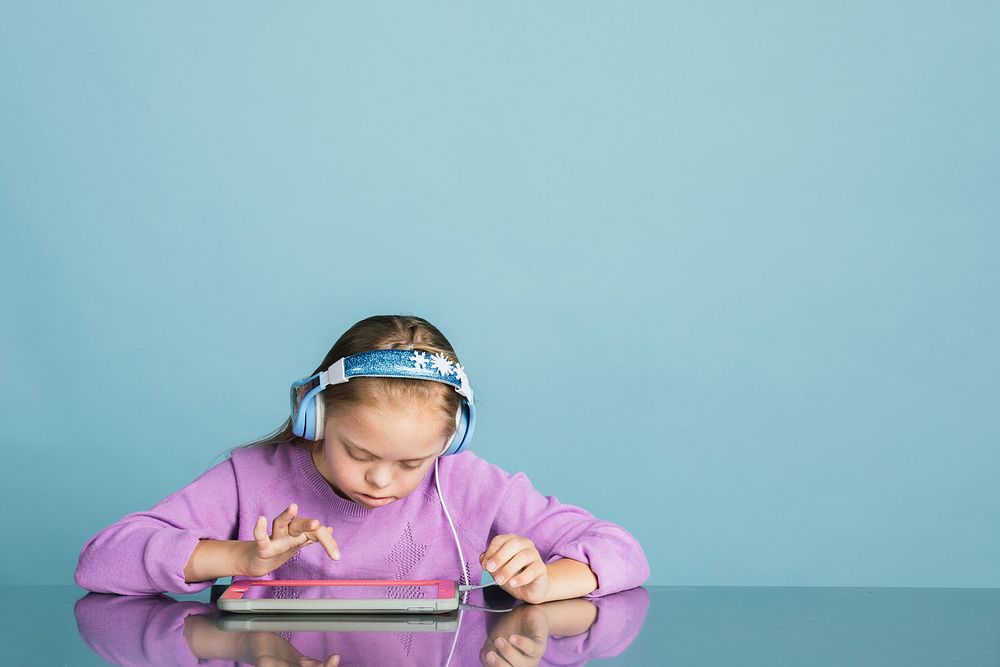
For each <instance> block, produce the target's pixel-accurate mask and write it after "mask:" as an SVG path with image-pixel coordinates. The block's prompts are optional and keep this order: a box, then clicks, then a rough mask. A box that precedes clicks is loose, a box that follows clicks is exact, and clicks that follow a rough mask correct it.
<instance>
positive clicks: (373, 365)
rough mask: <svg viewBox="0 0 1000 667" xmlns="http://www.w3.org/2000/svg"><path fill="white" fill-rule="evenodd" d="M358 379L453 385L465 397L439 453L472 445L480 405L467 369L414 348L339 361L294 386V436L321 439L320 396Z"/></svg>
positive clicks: (455, 450) (323, 418)
mask: <svg viewBox="0 0 1000 667" xmlns="http://www.w3.org/2000/svg"><path fill="white" fill-rule="evenodd" d="M354 377H394V378H413V379H417V380H433V381H435V382H442V383H444V384H447V385H451V386H452V387H454V388H455V391H457V392H458V393H459V394H461V396H462V401H461V404H460V405H459V406H458V411H457V412H456V413H455V433H454V434H453V435H452V436H451V438H449V439H448V442H446V443H445V445H444V448H443V449H442V450H441V454H440V455H441V456H450V455H451V454H458V453H459V452H461V451H463V450H464V449H465V448H466V447H468V445H469V441H470V440H471V439H472V432H473V430H475V427H476V406H475V403H474V401H473V394H472V386H471V385H470V384H469V378H468V377H467V376H466V375H465V369H464V368H463V367H462V365H461V364H457V363H454V362H452V361H451V360H450V359H449V358H448V357H446V356H444V355H443V354H439V353H436V352H435V353H430V354H429V353H427V352H423V351H421V350H416V349H398V348H397V349H392V350H369V351H367V352H359V353H358V354H352V355H350V356H347V357H343V358H341V359H338V360H337V361H335V362H333V363H332V364H331V365H330V367H329V368H327V369H326V370H325V371H320V372H319V373H316V374H315V375H311V376H309V377H307V378H303V379H301V380H296V381H295V382H293V383H292V387H291V389H290V392H289V393H290V396H291V404H292V405H291V412H292V433H294V434H295V435H297V436H299V437H300V438H305V439H307V440H322V439H323V426H324V423H325V414H324V413H325V410H324V406H323V400H322V398H321V397H320V395H319V394H320V392H321V391H323V390H324V389H326V388H327V387H329V386H331V385H335V384H341V383H343V382H348V381H349V380H350V379H351V378H354Z"/></svg>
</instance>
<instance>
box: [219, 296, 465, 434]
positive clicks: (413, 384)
mask: <svg viewBox="0 0 1000 667" xmlns="http://www.w3.org/2000/svg"><path fill="white" fill-rule="evenodd" d="M395 349H415V350H422V351H424V352H429V353H436V354H441V355H444V356H446V357H448V358H449V359H451V361H452V363H459V360H458V355H456V354H455V350H454V348H452V346H451V343H449V342H448V339H447V338H445V337H444V334H442V333H441V332H440V331H439V330H438V328H437V327H435V326H434V325H433V324H431V323H430V322H428V321H427V320H425V319H424V318H422V317H416V316H415V315H373V316H371V317H366V318H365V319H363V320H361V321H360V322H357V323H356V324H354V325H353V326H351V328H350V329H348V330H347V331H345V332H344V333H343V334H342V335H341V336H340V338H338V339H337V342H336V343H334V344H333V347H331V348H330V351H329V352H327V353H326V356H325V357H323V361H322V362H320V364H319V366H317V367H316V369H315V370H313V372H312V373H309V375H310V376H311V375H315V374H316V373H319V372H320V371H323V370H326V369H327V368H329V366H330V364H332V363H334V362H335V361H337V360H338V359H340V358H342V357H348V356H350V355H352V354H358V353H359V352H366V351H368V350H395ZM306 377H308V376H306ZM289 384H291V381H289ZM318 398H319V400H322V401H323V406H324V408H325V411H326V414H327V415H331V414H334V413H335V412H336V411H337V410H338V409H343V408H347V407H350V406H353V405H380V404H382V405H384V404H386V403H391V404H398V403H400V402H407V403H416V404H418V405H430V406H433V409H436V411H437V414H439V415H440V417H441V423H442V431H443V432H445V433H447V434H449V435H450V433H451V432H453V431H454V430H455V413H456V412H457V411H458V407H459V404H460V402H461V400H462V397H461V396H460V395H459V394H458V392H456V391H455V389H454V387H451V386H449V385H447V384H444V383H441V382H431V381H427V380H420V379H416V378H386V377H356V378H353V379H352V380H351V381H350V382H344V383H341V384H335V385H332V386H330V387H327V388H326V389H324V390H323V391H322V392H320V394H319V397H318ZM448 429H450V430H448ZM286 442H287V443H292V444H295V445H299V446H305V447H308V448H312V447H315V446H317V445H319V444H320V443H319V442H318V441H313V440H307V439H306V438H301V437H299V436H297V435H295V434H294V433H292V418H291V415H289V417H288V419H286V420H285V423H284V424H282V425H281V426H280V427H278V429H277V430H276V431H274V432H273V433H271V434H270V435H268V436H265V437H263V438H261V439H260V440H255V441H253V442H250V443H248V444H245V445H240V446H239V447H235V448H234V449H239V448H240V447H263V446H265V445H274V444H278V443H286ZM230 451H231V450H230Z"/></svg>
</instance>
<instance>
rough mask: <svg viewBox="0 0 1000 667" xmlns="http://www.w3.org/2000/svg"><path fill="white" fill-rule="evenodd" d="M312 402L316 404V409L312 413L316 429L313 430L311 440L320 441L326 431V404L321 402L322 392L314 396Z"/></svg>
mask: <svg viewBox="0 0 1000 667" xmlns="http://www.w3.org/2000/svg"><path fill="white" fill-rule="evenodd" d="M313 402H314V403H315V404H316V409H315V410H314V411H313V412H314V413H315V416H316V428H315V429H313V430H314V434H313V438H312V439H313V440H322V439H323V434H324V432H325V430H326V403H324V402H323V392H320V393H318V394H316V396H315V398H313Z"/></svg>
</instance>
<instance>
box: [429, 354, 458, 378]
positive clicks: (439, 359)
mask: <svg viewBox="0 0 1000 667" xmlns="http://www.w3.org/2000/svg"><path fill="white" fill-rule="evenodd" d="M431 365H432V366H434V370H436V371H437V372H438V373H440V374H441V375H445V376H447V375H451V374H452V373H454V372H455V367H454V366H452V365H451V360H450V359H448V357H446V356H444V355H443V354H435V355H433V356H432V357H431Z"/></svg>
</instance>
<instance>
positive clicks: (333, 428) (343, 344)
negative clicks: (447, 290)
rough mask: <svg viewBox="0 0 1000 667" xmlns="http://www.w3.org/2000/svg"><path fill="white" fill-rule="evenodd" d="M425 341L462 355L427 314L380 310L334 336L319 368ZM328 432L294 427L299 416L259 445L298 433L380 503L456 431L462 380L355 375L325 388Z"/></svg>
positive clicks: (399, 491)
mask: <svg viewBox="0 0 1000 667" xmlns="http://www.w3.org/2000/svg"><path fill="white" fill-rule="evenodd" d="M400 348H404V349H417V350H423V351H425V352H429V353H437V354H441V355H444V356H446V357H448V358H449V359H450V360H451V361H452V362H453V363H458V361H459V360H458V357H457V355H456V354H455V351H454V349H453V348H452V346H451V344H450V343H449V342H448V339H447V338H445V337H444V335H443V334H442V333H441V332H440V331H438V329H437V328H436V327H435V326H434V325H432V324H431V323H430V322H428V321H427V320H425V319H423V318H420V317H414V316H404V315H376V316H373V317H368V318H366V319H364V320H361V321H360V322H358V323H357V324H355V325H354V326H352V327H351V328H350V329H348V330H347V331H345V332H344V334H343V335H342V336H341V337H340V338H339V339H338V340H337V342H336V343H334V345H333V347H332V348H330V351H329V352H327V354H326V357H324V359H323V361H322V362H321V363H320V364H319V366H318V367H317V368H316V370H315V371H313V374H315V373H318V372H320V371H321V370H325V369H326V368H328V367H329V366H330V365H331V364H332V363H333V362H335V361H337V360H338V359H340V358H342V357H347V356H350V355H353V354H358V353H360V352H365V351H368V350H384V349H400ZM319 400H321V401H322V402H323V406H324V428H323V438H322V439H321V440H317V441H311V440H306V439H303V438H299V437H297V436H295V435H294V434H293V433H292V427H291V420H289V421H287V422H286V423H285V425H284V427H283V428H282V429H280V430H279V432H278V433H276V434H275V435H273V436H271V437H268V438H266V439H264V440H261V441H259V442H256V443H252V445H251V446H259V445H265V444H272V443H277V442H288V441H293V442H294V443H295V444H297V445H299V446H303V447H308V448H309V449H310V450H311V453H312V457H313V461H314V463H315V464H316V467H317V469H319V471H320V473H321V474H322V475H323V477H324V478H326V480H327V481H328V482H329V483H330V485H331V486H332V487H333V489H334V490H335V491H336V492H337V493H338V494H339V495H341V496H342V497H344V498H348V499H350V500H353V501H355V502H358V503H360V504H363V505H366V506H369V507H377V506H381V505H386V504H388V503H390V502H392V501H393V500H398V499H400V498H403V497H405V496H406V495H407V494H409V493H410V492H411V491H413V489H415V488H416V487H417V486H418V485H419V484H420V482H421V481H423V479H424V477H425V475H426V474H427V473H428V471H429V469H430V468H432V467H433V465H434V460H435V459H436V458H437V456H438V455H439V454H441V453H442V452H443V451H444V448H445V446H446V445H447V443H448V441H449V439H450V438H451V436H452V435H453V434H454V433H455V428H456V421H455V415H456V413H457V412H458V410H459V406H460V403H461V400H462V398H461V396H460V395H459V394H458V393H457V392H456V391H455V389H454V387H451V386H449V385H447V384H443V383H441V382H429V381H427V380H421V379H416V378H412V379H411V378H387V377H355V378H352V379H351V380H350V382H345V383H341V384H335V385H332V386H330V387H327V388H326V389H324V390H323V391H322V392H321V393H320V394H319Z"/></svg>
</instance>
